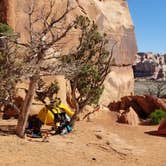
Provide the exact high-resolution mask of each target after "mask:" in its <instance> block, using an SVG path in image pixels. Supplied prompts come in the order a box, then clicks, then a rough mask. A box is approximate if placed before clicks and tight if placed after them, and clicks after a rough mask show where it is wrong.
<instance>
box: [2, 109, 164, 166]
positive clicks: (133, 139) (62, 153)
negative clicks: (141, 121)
mask: <svg viewBox="0 0 166 166" xmlns="http://www.w3.org/2000/svg"><path fill="white" fill-rule="evenodd" d="M97 114H98V115H95V116H94V117H93V118H92V120H91V122H86V121H80V122H78V123H77V125H76V127H75V130H74V131H73V132H72V133H70V134H68V135H64V136H60V135H58V136H50V137H49V139H48V140H49V142H41V139H33V140H32V139H31V140H30V139H29V138H25V139H20V138H18V137H17V136H15V135H12V134H9V133H8V134H5V133H4V132H2V131H0V166H23V165H24V166H36V165H39V166H90V165H93V166H136V165H137V166H165V165H166V157H165V155H166V137H160V136H153V135H149V134H146V133H145V132H149V131H153V130H156V129H157V126H137V127H132V126H128V125H123V124H118V123H116V120H115V119H116V118H115V115H114V114H113V113H111V112H106V111H105V112H100V113H97ZM15 123H16V121H15V120H8V121H2V120H1V121H0V129H1V130H3V129H4V128H5V126H6V125H7V124H8V125H10V126H11V125H12V124H15ZM12 127H13V126H11V127H10V128H11V129H12Z"/></svg>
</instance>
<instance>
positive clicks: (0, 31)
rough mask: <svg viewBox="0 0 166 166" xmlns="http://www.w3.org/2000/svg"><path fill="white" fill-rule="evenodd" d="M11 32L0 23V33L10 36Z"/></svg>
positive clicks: (7, 26)
mask: <svg viewBox="0 0 166 166" xmlns="http://www.w3.org/2000/svg"><path fill="white" fill-rule="evenodd" d="M12 32H13V30H12V29H11V28H10V26H9V25H7V24H2V23H0V33H2V34H5V35H7V34H11V33H12Z"/></svg>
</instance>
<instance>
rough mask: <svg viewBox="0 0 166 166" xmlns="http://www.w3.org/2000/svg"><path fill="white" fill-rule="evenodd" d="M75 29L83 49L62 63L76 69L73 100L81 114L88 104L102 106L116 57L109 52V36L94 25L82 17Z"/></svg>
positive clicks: (68, 56)
mask: <svg viewBox="0 0 166 166" xmlns="http://www.w3.org/2000/svg"><path fill="white" fill-rule="evenodd" d="M75 25H76V26H75V28H78V29H79V30H81V35H80V38H79V45H78V46H77V49H76V51H74V52H72V53H71V54H69V55H66V56H63V58H62V60H63V61H64V62H65V63H68V64H69V65H70V66H76V70H75V73H74V74H73V76H72V77H69V79H70V81H71V87H72V94H73V98H74V100H75V101H76V102H77V103H78V105H79V109H80V111H81V110H82V108H83V107H84V106H85V105H86V104H97V103H98V101H99V98H100V95H101V94H102V92H103V82H104V80H105V78H106V76H107V74H108V73H109V72H110V64H111V61H112V55H110V52H109V51H107V50H106V45H107V44H108V40H107V35H106V34H101V33H99V32H98V28H97V25H96V24H95V23H94V22H92V23H91V22H90V20H89V19H88V18H87V17H84V16H78V17H77V18H76V21H75ZM73 63H75V65H73Z"/></svg>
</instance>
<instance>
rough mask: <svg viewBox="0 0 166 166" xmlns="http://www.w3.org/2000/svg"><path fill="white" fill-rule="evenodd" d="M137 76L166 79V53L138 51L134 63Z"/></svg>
mask: <svg viewBox="0 0 166 166" xmlns="http://www.w3.org/2000/svg"><path fill="white" fill-rule="evenodd" d="M133 70H134V76H135V77H152V78H153V79H164V80H165V79H166V54H153V53H142V52H141V53H138V54H137V60H136V62H135V64H134V65H133Z"/></svg>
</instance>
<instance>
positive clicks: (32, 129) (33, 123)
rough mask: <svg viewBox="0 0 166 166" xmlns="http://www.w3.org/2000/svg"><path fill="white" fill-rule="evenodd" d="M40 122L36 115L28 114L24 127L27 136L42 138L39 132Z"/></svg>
mask: <svg viewBox="0 0 166 166" xmlns="http://www.w3.org/2000/svg"><path fill="white" fill-rule="evenodd" d="M41 126H42V122H41V121H40V120H39V119H38V118H37V115H33V116H30V117H29V119H28V127H27V129H26V133H27V136H29V137H31V138H42V134H41V130H40V129H41Z"/></svg>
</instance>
